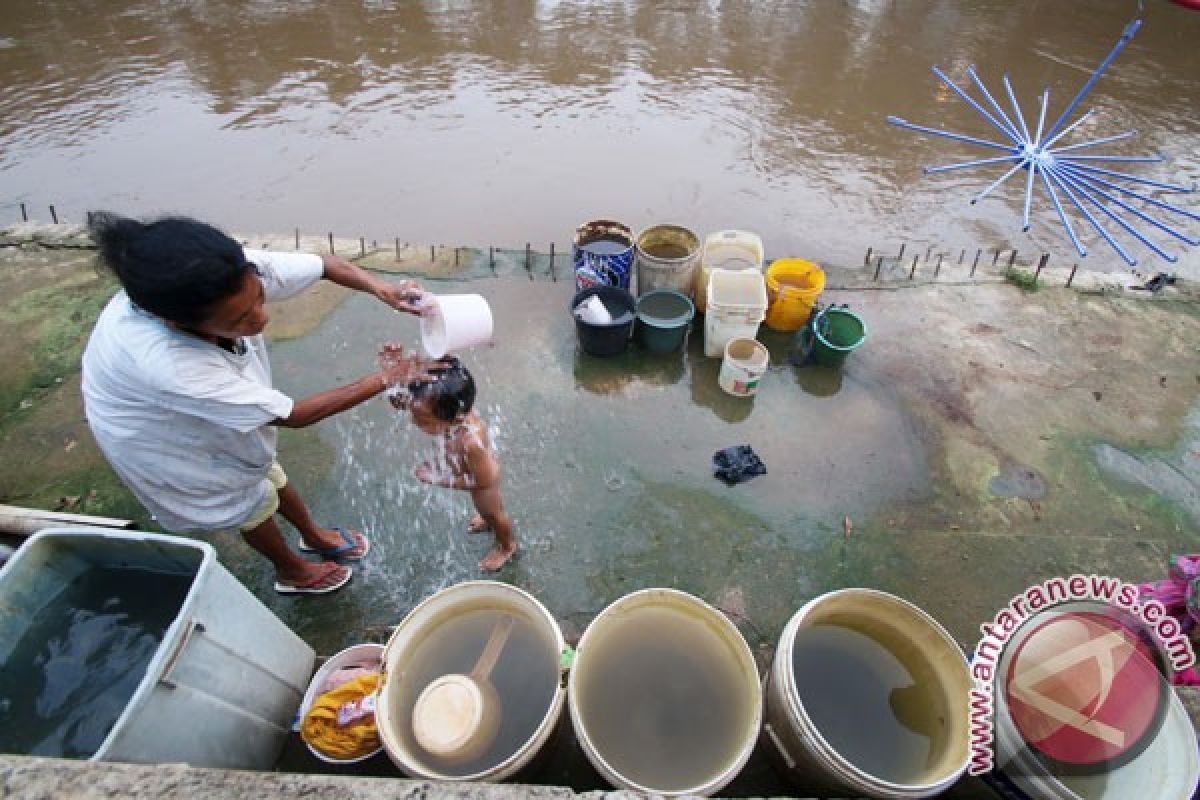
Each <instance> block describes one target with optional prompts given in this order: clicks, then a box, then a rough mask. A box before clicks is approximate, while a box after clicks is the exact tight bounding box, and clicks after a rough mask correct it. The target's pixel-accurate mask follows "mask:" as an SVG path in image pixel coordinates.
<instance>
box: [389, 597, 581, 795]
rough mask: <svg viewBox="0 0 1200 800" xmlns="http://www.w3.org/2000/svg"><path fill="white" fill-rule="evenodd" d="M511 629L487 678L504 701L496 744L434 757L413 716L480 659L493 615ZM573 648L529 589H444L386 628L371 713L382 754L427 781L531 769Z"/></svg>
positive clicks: (556, 709) (556, 711)
mask: <svg viewBox="0 0 1200 800" xmlns="http://www.w3.org/2000/svg"><path fill="white" fill-rule="evenodd" d="M504 617H510V618H512V619H513V620H514V626H513V628H512V631H511V633H510V634H509V635H508V637H507V641H506V644H505V645H504V648H503V650H502V651H501V652H500V653H499V655H498V656H497V657H496V660H495V666H494V667H493V668H492V669H491V673H490V676H489V677H488V681H489V683H490V684H491V685H492V686H493V687H494V689H495V692H496V698H497V699H498V702H499V704H500V711H499V716H500V719H499V726H498V731H497V733H496V736H495V740H494V744H493V745H492V746H490V747H489V748H488V751H487V752H485V753H483V754H482V755H480V756H479V757H478V758H475V759H474V760H472V761H470V762H467V763H461V762H458V761H456V762H454V763H452V764H446V763H440V762H439V761H438V760H437V759H436V757H434V756H432V755H430V754H429V753H426V752H425V751H423V750H422V748H421V746H420V745H419V744H418V742H417V740H416V736H415V734H414V730H413V720H412V714H413V709H414V708H415V706H416V704H417V700H418V698H419V696H420V695H421V693H422V691H424V690H425V689H426V688H427V687H429V686H430V685H432V684H433V683H434V682H436V681H438V680H439V679H441V678H443V677H444V676H445V675H447V674H467V673H469V672H471V670H472V668H473V667H474V665H475V664H476V662H477V660H478V659H479V658H480V654H481V652H482V650H483V649H484V648H485V646H486V644H487V642H488V640H489V635H490V634H491V633H492V632H493V631H494V628H495V623H494V621H493V620H495V619H500V618H504ZM568 652H569V648H568V647H567V645H566V642H565V641H564V640H563V636H562V632H561V631H560V630H559V628H558V623H556V622H555V621H554V617H553V616H551V615H550V612H549V611H547V610H546V608H545V607H544V606H543V605H542V604H541V603H539V602H538V601H537V600H536V599H535V598H534V597H533V596H532V595H530V594H528V593H527V592H524V591H522V590H521V589H518V588H516V587H514V586H509V585H508V584H504V583H497V582H494V581H468V582H466V583H460V584H457V585H455V586H451V587H450V588H448V589H443V590H442V591H440V592H438V593H437V594H435V595H433V596H432V597H429V598H427V599H426V600H424V601H423V602H421V603H420V604H419V605H418V606H417V607H416V608H414V609H413V610H412V611H411V612H409V614H408V616H406V617H405V618H404V619H403V620H402V621H401V622H400V624H399V625H398V626H396V629H395V631H393V632H392V635H391V637H390V638H389V639H388V643H387V647H386V649H385V650H384V654H383V665H384V673H383V678H382V680H381V685H380V689H379V700H378V704H377V706H376V711H375V719H376V723H377V725H378V726H379V737H380V739H382V740H383V748H384V750H386V751H387V754H388V757H389V758H390V759H391V760H392V762H393V763H395V765H396V766H397V767H399V768H400V769H401V770H402V771H403V772H404V773H405V774H407V775H409V776H410V777H413V778H422V779H425V780H432V781H502V780H505V779H506V778H509V777H512V776H513V775H514V774H516V773H517V772H518V771H519V770H521V769H522V768H523V767H525V766H527V765H528V764H529V763H530V762H531V761H532V760H533V758H534V757H535V756H536V755H537V754H538V752H539V751H540V750H541V749H542V748H543V746H545V744H546V742H547V741H548V740H549V739H550V735H551V734H552V733H553V731H554V729H555V726H556V725H557V723H558V719H559V717H560V716H561V714H562V708H563V703H564V701H565V697H566V690H565V689H564V688H563V685H562V684H563V676H562V670H563V667H562V662H563V661H564V660H565V659H564V656H565V654H566V653H568Z"/></svg>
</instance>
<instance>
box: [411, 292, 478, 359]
mask: <svg viewBox="0 0 1200 800" xmlns="http://www.w3.org/2000/svg"><path fill="white" fill-rule="evenodd" d="M425 302H426V303H428V304H430V305H432V306H433V310H432V311H429V312H427V313H425V314H423V315H421V347H422V348H423V349H424V350H425V355H427V356H429V357H430V358H441V357H442V356H444V355H446V354H447V353H454V352H457V351H459V350H464V349H466V348H468V347H474V346H475V345H477V344H487V343H488V342H490V341H491V340H492V309H491V307H490V306H488V301H487V300H486V299H485V298H484V296H483V295H481V294H442V295H432V294H430V295H426V296H425Z"/></svg>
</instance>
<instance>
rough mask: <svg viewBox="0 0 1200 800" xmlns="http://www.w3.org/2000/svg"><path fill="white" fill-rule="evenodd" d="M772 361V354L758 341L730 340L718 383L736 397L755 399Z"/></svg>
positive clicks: (726, 346) (726, 347) (718, 376)
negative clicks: (759, 385) (759, 384)
mask: <svg viewBox="0 0 1200 800" xmlns="http://www.w3.org/2000/svg"><path fill="white" fill-rule="evenodd" d="M770 359H771V354H770V353H769V352H768V351H767V348H766V347H764V346H763V344H762V342H760V341H758V340H757V339H745V338H741V337H739V338H737V339H730V340H729V342H728V343H727V344H726V345H725V358H724V360H723V361H722V362H721V372H720V373H719V374H718V375H717V383H719V384H720V385H721V388H722V389H724V390H725V391H726V392H728V393H729V394H731V395H733V396H734V397H753V396H754V395H755V394H756V393H757V392H758V383H759V381H760V380H762V376H763V375H765V374H766V372H767V365H768V364H769V363H770Z"/></svg>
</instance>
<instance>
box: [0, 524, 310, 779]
mask: <svg viewBox="0 0 1200 800" xmlns="http://www.w3.org/2000/svg"><path fill="white" fill-rule="evenodd" d="M168 582H169V583H168ZM181 584H182V586H181ZM0 609H3V613H0V664H3V670H2V672H3V675H2V676H0V694H2V695H3V696H5V697H6V699H7V700H8V703H6V705H11V707H8V708H6V719H5V724H6V725H8V726H9V727H10V728H12V729H11V730H9V731H8V732H7V733H8V735H7V736H6V737H5V738H6V741H7V742H8V744H9V747H16V748H17V749H18V751H19V750H20V749H21V747H22V745H21V744H18V743H17V742H18V741H19V740H17V739H15V738H14V737H15V736H17V735H19V734H22V735H24V736H25V737H35V736H37V737H40V736H41V734H42V733H43V731H40V730H38V728H41V727H43V726H49V725H51V724H53V723H57V722H59V721H61V723H62V725H60V726H58V728H59V730H58V732H57V733H55V734H54V736H53V737H52V738H51V739H43V740H42V746H39V752H40V753H41V754H42V755H51V754H52V752H63V751H64V750H65V749H66V748H64V745H68V744H69V745H70V749H72V750H74V751H75V754H76V756H77V757H81V758H89V759H90V760H93V761H125V762H132V763H140V764H160V763H178V762H186V763H188V764H190V765H192V766H194V767H213V768H221V769H257V770H270V769H271V768H272V767H273V766H274V764H275V762H276V760H277V759H278V757H279V753H280V751H281V750H282V749H283V746H284V744H285V743H286V741H287V736H288V731H289V730H290V728H291V725H292V722H293V720H294V718H295V715H296V708H297V707H298V706H299V705H300V700H301V698H302V697H303V696H304V688H305V686H306V685H307V681H308V679H309V676H310V675H312V667H313V651H312V648H311V647H309V646H308V645H307V644H305V643H304V641H303V640H301V639H300V637H299V636H297V635H296V634H295V633H293V632H292V631H291V630H289V629H288V627H287V626H286V625H284V624H283V622H281V621H280V620H279V618H278V617H276V616H275V614H274V613H272V612H271V611H270V609H268V608H267V607H266V606H264V605H263V604H262V603H261V602H260V601H259V600H258V598H256V597H255V596H254V595H252V594H251V593H250V591H249V590H248V589H247V588H246V587H245V586H243V585H242V584H241V583H240V582H239V581H238V580H237V579H236V578H234V577H233V575H231V574H230V573H229V571H228V570H226V569H225V568H224V567H223V566H221V564H220V563H219V562H218V561H217V554H216V551H215V550H214V549H213V548H212V546H211V545H209V544H208V543H207V542H202V541H197V540H195V539H188V538H184V537H178V536H166V535H162V534H153V533H138V532H117V531H113V530H112V529H108V528H86V527H76V528H59V529H49V530H43V531H41V532H40V533H37V534H35V535H34V536H31V537H30V538H29V539H27V540H26V541H25V543H24V544H23V545H22V546H21V548H20V549H19V550H17V552H16V554H15V555H14V556H13V557H12V558H11V559H10V560H9V561H8V563H7V564H5V565H4V567H3V568H2V569H0ZM87 611H91V612H93V613H91V614H87V613H85V612H87ZM143 612H145V613H144V614H143ZM145 614H149V615H153V616H154V617H155V618H157V619H156V624H155V625H154V626H153V627H155V628H157V630H153V631H152V626H150V625H148V624H143V623H142V622H136V623H135V622H134V618H135V617H138V616H144V615H145ZM104 618H108V622H105V621H104ZM89 623H102V624H101V625H99V626H96V625H93V624H89ZM81 625H82V626H83V627H82V628H81V627H80V626H81ZM163 625H165V628H164V627H162V626H163ZM47 633H48V637H47V638H43V637H44V635H45V634H47ZM51 640H53V641H54V648H53V652H54V653H55V654H56V656H59V657H56V658H55V661H56V662H57V663H56V664H55V667H56V669H55V671H54V672H53V673H52V674H51V673H50V672H48V671H47V669H46V665H45V662H44V661H42V660H41V659H40V658H39V653H44V652H45V651H46V648H47V646H48V645H47V643H48V642H50V641H51ZM104 641H107V644H103V642H104ZM156 641H157V645H155V642H156ZM135 648H136V649H137V654H140V655H141V656H142V658H140V659H137V661H138V664H140V666H138V665H135V664H133V663H131V660H130V659H131V658H132V657H133V655H134V653H133V651H134V649H135ZM89 655H90V657H89ZM14 683H15V684H17V689H16V691H15V692H14V691H13V684H14ZM41 696H48V697H50V698H51V699H50V701H49V704H50V705H51V706H52V708H51V710H50V711H45V710H40V709H39V710H37V711H36V712H35V711H33V709H32V708H31V709H30V712H29V714H28V715H27V714H26V711H25V710H24V709H22V705H23V704H24V705H28V706H33V705H34V704H35V703H37V702H38V701H39V700H40V699H41ZM63 698H67V699H66V700H65V701H64V700H63ZM113 716H115V719H113V718H112V717H113ZM22 718H24V719H28V720H33V719H37V722H38V726H37V727H33V726H32V725H31V724H29V723H21V722H20V721H19V720H21V719H22ZM106 718H107V719H106ZM62 726H68V727H67V730H66V731H64V730H63V729H62ZM45 745H53V746H54V748H55V749H54V750H51V749H50V748H48V747H46V746H45ZM84 745H87V746H88V749H92V748H93V747H94V751H93V752H91V753H83V752H81V751H82V750H83V749H84V747H83V746H84ZM97 745H98V746H97ZM32 746H33V745H30V746H29V747H28V749H27V750H26V751H27V752H29V751H31V750H32Z"/></svg>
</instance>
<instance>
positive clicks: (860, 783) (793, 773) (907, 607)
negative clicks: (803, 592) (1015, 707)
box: [763, 588, 971, 800]
mask: <svg viewBox="0 0 1200 800" xmlns="http://www.w3.org/2000/svg"><path fill="white" fill-rule="evenodd" d="M829 624H834V625H846V626H852V627H858V628H860V629H861V630H864V631H872V632H874V635H877V636H881V637H886V638H887V639H889V640H890V641H894V642H895V643H896V646H897V647H903V648H904V652H900V651H897V652H896V655H895V657H896V658H903V659H905V663H906V664H907V665H910V669H915V670H916V672H915V673H914V675H917V676H920V677H919V679H920V680H923V681H928V682H929V684H930V686H929V690H930V691H934V692H937V693H939V694H940V695H941V696H942V698H943V701H944V705H945V708H946V709H947V711H948V714H947V716H946V718H945V719H944V720H943V721H942V724H943V725H944V726H945V733H944V735H942V736H940V737H939V738H938V743H937V745H936V746H931V748H930V752H929V755H928V758H927V759H926V761H925V763H924V765H923V769H922V771H921V776H920V779H919V780H915V781H913V782H911V783H894V782H892V781H889V780H887V779H885V778H881V777H878V776H876V775H873V774H871V773H869V772H867V771H866V770H864V769H863V768H862V767H861V766H860V765H859V764H856V763H855V762H853V761H851V760H849V759H848V758H847V757H846V756H844V755H843V754H842V753H840V752H839V751H838V750H836V749H835V748H834V747H833V745H832V744H830V742H829V740H828V739H827V738H826V736H825V735H823V734H822V731H821V730H820V729H819V728H818V727H817V725H816V723H815V722H814V721H813V719H812V718H811V717H810V716H809V712H808V710H807V709H806V708H805V705H804V702H803V700H802V698H801V695H800V690H799V687H798V686H797V681H796V673H795V667H794V659H795V658H796V657H797V656H796V652H795V650H796V639H797V636H798V635H799V634H800V633H801V632H802V631H805V630H807V629H809V628H811V627H814V626H820V625H829ZM970 688H971V675H970V672H969V671H968V666H967V661H966V659H965V658H964V657H963V654H962V651H961V650H960V649H959V647H958V644H956V643H955V641H954V639H953V638H951V636H950V634H949V633H947V632H946V630H945V629H944V628H943V627H942V626H941V625H940V624H938V622H937V621H936V620H934V619H933V618H932V617H930V616H929V615H928V614H926V613H925V612H924V611H922V610H921V609H919V608H917V607H916V606H914V605H913V604H912V603H909V602H907V601H905V600H902V599H900V598H899V597H896V596H895V595H891V594H888V593H886V592H880V591H876V590H874V589H854V588H852V589H840V590H838V591H834V592H829V593H828V594H823V595H821V596H820V597H816V598H814V599H812V600H810V601H809V602H808V603H806V604H805V605H804V606H803V607H802V608H801V609H800V610H799V611H797V612H796V613H795V614H794V615H792V618H791V619H790V620H789V621H788V623H787V625H785V626H784V629H783V632H782V633H781V634H780V635H779V646H778V647H777V648H776V650H775V659H774V661H773V662H772V664H771V671H770V672H769V673H768V675H767V680H766V700H765V703H766V705H765V717H766V721H765V722H764V724H763V732H764V734H765V736H764V740H765V743H766V745H767V747H766V750H767V754H768V755H769V756H771V757H772V758H773V760H775V761H776V762H777V763H778V764H779V765H781V766H782V767H783V771H784V773H785V774H786V775H787V776H788V777H789V778H791V779H794V780H795V781H796V782H797V784H798V785H799V786H800V787H802V788H803V789H804V790H805V792H804V793H805V794H807V793H809V792H814V793H816V790H817V789H818V788H819V789H820V796H823V797H824V796H832V797H846V796H855V797H857V796H860V795H861V796H866V797H875V798H883V800H916V798H923V797H934V796H936V795H938V794H940V793H942V792H944V791H945V790H946V789H948V788H950V786H952V785H953V784H954V783H955V781H957V780H958V779H959V777H960V776H961V775H962V773H963V772H964V771H965V770H966V768H967V763H968V761H969V759H970V749H969V736H970V730H969V728H970V711H969V708H968V699H969V692H970ZM827 733H828V732H826V734H827ZM826 793H828V794H826Z"/></svg>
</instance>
